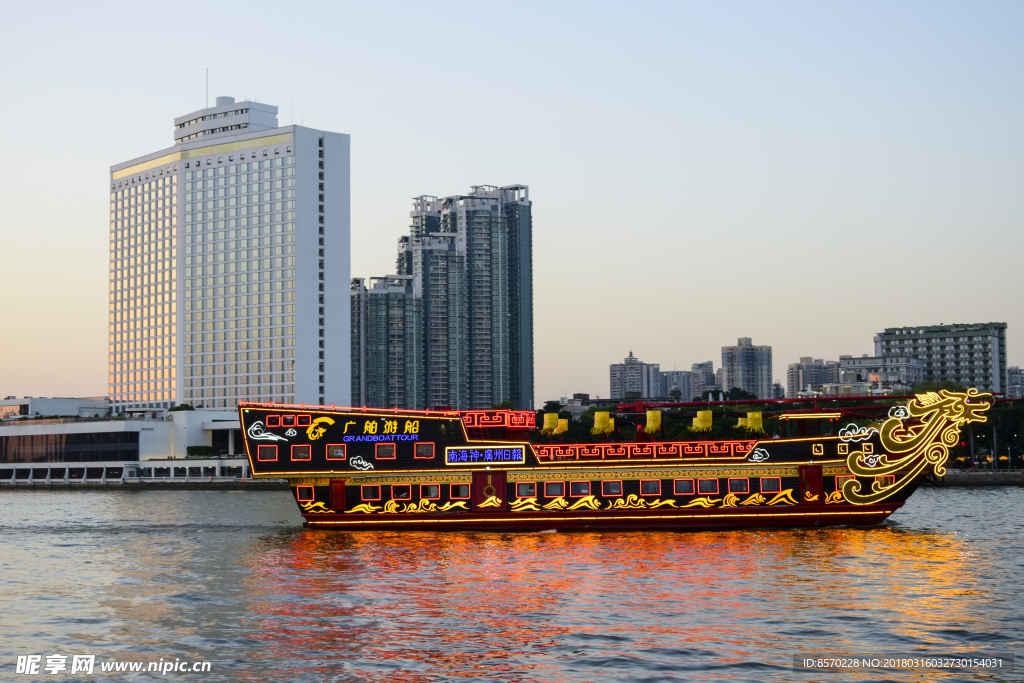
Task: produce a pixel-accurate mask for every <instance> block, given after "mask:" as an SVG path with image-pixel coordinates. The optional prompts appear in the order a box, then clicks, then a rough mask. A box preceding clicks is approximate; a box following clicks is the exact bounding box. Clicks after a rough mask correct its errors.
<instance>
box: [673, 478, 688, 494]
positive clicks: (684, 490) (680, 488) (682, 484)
mask: <svg viewBox="0 0 1024 683" xmlns="http://www.w3.org/2000/svg"><path fill="white" fill-rule="evenodd" d="M672 490H673V492H674V493H675V494H676V495H677V496H692V495H693V479H676V480H675V481H674V482H672Z"/></svg>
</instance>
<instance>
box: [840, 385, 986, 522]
mask: <svg viewBox="0 0 1024 683" xmlns="http://www.w3.org/2000/svg"><path fill="white" fill-rule="evenodd" d="M991 407H992V394H983V393H979V392H978V390H977V389H968V390H967V391H966V392H957V391H947V390H946V389H943V390H942V391H940V392H934V391H929V392H928V393H925V394H918V395H917V396H915V397H914V398H912V399H910V400H909V401H908V402H907V405H905V406H895V407H893V408H892V409H891V410H890V411H889V417H888V419H887V420H886V421H885V422H883V423H882V427H881V429H880V430H879V434H878V436H879V440H880V441H881V444H882V448H883V449H884V450H885V452H884V453H865V451H866V450H867V449H864V448H862V449H861V450H858V451H852V452H850V454H849V455H848V456H847V458H846V466H847V468H849V470H850V472H852V473H853V474H855V475H857V476H858V477H875V479H874V480H873V483H872V486H871V491H870V492H862V489H863V488H864V487H863V485H862V484H861V483H860V482H859V481H858V480H856V479H850V480H848V481H846V482H845V483H844V484H843V497H844V498H845V499H846V500H847V501H849V502H851V503H853V504H854V505H869V504H871V503H879V502H881V501H883V500H885V499H886V498H889V497H890V496H892V495H894V494H895V493H897V492H899V491H900V490H902V489H903V488H904V487H905V486H907V485H908V484H909V483H911V482H912V481H914V478H915V477H917V476H918V475H919V474H921V473H922V472H923V471H924V470H925V468H927V467H928V466H929V465H931V467H932V470H933V471H934V472H935V474H937V475H939V476H942V475H944V474H945V473H946V460H947V459H948V458H949V449H950V447H951V446H955V445H956V444H957V442H959V440H960V429H961V428H962V427H963V426H964V425H965V424H968V423H971V422H985V421H987V420H988V417H986V416H985V414H984V413H985V411H986V410H988V409H989V408H991ZM884 475H892V476H893V480H892V483H891V484H888V485H886V484H885V483H883V480H880V479H878V477H880V476H884Z"/></svg>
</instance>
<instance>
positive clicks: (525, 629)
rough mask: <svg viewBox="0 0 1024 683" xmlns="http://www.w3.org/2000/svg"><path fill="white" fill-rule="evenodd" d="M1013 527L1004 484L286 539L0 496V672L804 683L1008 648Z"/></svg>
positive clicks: (85, 501) (279, 496) (209, 501)
mask: <svg viewBox="0 0 1024 683" xmlns="http://www.w3.org/2000/svg"><path fill="white" fill-rule="evenodd" d="M994 511H997V513H995V512H994ZM1022 513H1024V491H1022V490H1020V489H992V490H974V491H965V490H959V491H957V490H933V489H927V490H922V491H919V492H918V493H917V494H915V496H914V497H913V498H912V499H911V502H910V504H909V506H908V507H907V508H906V509H904V510H901V511H900V512H899V513H897V514H896V515H895V516H894V517H893V519H892V520H891V521H890V522H889V523H888V524H886V525H884V526H882V527H876V528H871V529H856V528H841V527H835V528H824V529H812V530H763V529H753V530H746V531H730V532H725V531H712V532H701V533H669V532H651V533H642V532H635V533H619V534H610V533H609V534H599V533H579V534H560V533H544V534H485V533H464V534H441V533H427V532H422V533H392V532H383V531H382V532H372V533H362V534H352V533H344V532H329V531H311V530H305V529H303V528H302V527H301V525H300V524H301V519H300V518H299V517H298V515H297V513H296V511H295V508H294V504H293V503H292V501H291V499H290V497H289V496H288V494H287V493H286V492H175V491H153V492H118V491H109V492H108V491H89V492H75V491H71V492H68V491H16V492H13V491H12V492H3V495H0V543H2V552H0V571H2V572H3V574H2V575H3V576H4V578H5V580H4V581H3V582H2V583H0V601H2V603H0V604H3V605H4V611H3V617H2V623H3V635H4V636H5V638H4V639H3V641H2V642H0V653H2V656H0V670H3V671H6V670H7V669H8V668H9V669H10V670H11V671H13V662H14V659H15V658H16V656H17V655H20V654H51V653H53V652H61V653H64V654H96V655H97V656H98V658H99V659H101V660H109V659H133V660H142V661H155V660H157V659H159V658H161V657H163V658H164V659H165V660H167V659H171V660H173V659H175V658H181V659H183V660H189V661H194V660H210V661H212V662H213V671H212V672H211V673H210V674H205V675H204V676H203V678H204V680H213V681H264V680H289V681H393V680H403V681H417V682H418V681H424V682H426V681H452V680H460V679H467V680H468V679H472V680H473V681H481V680H483V681H486V680H494V681H545V682H546V681H626V680H628V681H667V680H673V681H676V680H696V679H710V680H718V679H722V680H750V681H765V680H779V681H793V680H817V679H818V676H816V675H810V674H807V673H806V672H794V671H793V670H792V668H791V658H792V656H793V655H797V654H803V655H815V656H865V655H878V656H883V655H895V654H911V653H918V654H925V655H934V654H945V653H957V652H999V653H1007V652H1012V651H1013V650H1014V649H1016V648H1019V647H1020V646H1021V641H1022V627H1021V624H1022V622H1024V620H1022V616H1024V609H1022V607H1024V605H1022V599H1021V597H1020V593H1019V591H1018V583H1019V580H1018V578H1017V577H1018V576H1020V570H1021V567H1022V565H1024V559H1022V557H1024V556H1022V554H1021V549H1022V546H1024V535H1022V533H1021V532H1022V531H1024V529H1022V526H1024V514H1022ZM179 675H180V674H179ZM151 678H153V679H155V678H162V677H161V676H156V677H153V676H152V674H145V673H143V674H137V675H135V677H134V678H132V679H131V680H150V679H151ZM829 678H835V679H838V680H880V679H885V680H907V681H910V680H942V681H957V680H1000V679H998V678H993V677H991V676H984V677H982V676H974V675H968V674H965V673H964V672H941V671H940V672H927V674H925V673H923V672H912V671H895V672H893V671H890V672H887V673H885V674H884V675H883V674H882V673H878V672H876V673H875V674H867V673H865V674H848V673H843V674H837V675H834V676H830V677H829ZM62 680H69V679H67V678H65V679H62ZM92 680H98V679H97V678H93V679H92Z"/></svg>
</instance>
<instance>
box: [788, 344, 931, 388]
mask: <svg viewBox="0 0 1024 683" xmlns="http://www.w3.org/2000/svg"><path fill="white" fill-rule="evenodd" d="M839 368H840V378H839V379H835V380H829V381H830V382H837V383H849V382H866V383H868V384H871V385H874V386H876V387H877V388H885V389H890V390H893V391H894V392H895V393H899V392H905V391H911V390H913V389H914V387H916V386H917V385H918V384H920V383H921V382H923V381H924V377H925V368H926V365H925V362H924V361H923V360H921V359H920V358H913V357H911V356H869V355H868V354H866V353H865V354H864V355H862V356H861V357H860V358H854V357H853V356H839ZM823 383H824V382H823ZM804 388H806V385H805V386H804Z"/></svg>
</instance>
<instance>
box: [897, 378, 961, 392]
mask: <svg viewBox="0 0 1024 683" xmlns="http://www.w3.org/2000/svg"><path fill="white" fill-rule="evenodd" d="M943 389H945V390H946V391H959V392H964V391H967V387H965V386H961V385H959V384H955V383H953V382H951V381H950V380H948V379H947V380H944V381H942V382H921V383H920V384H918V385H917V386H916V387H914V391H913V392H911V393H914V394H923V393H925V392H928V391H941V390H943Z"/></svg>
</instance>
